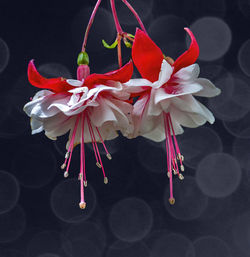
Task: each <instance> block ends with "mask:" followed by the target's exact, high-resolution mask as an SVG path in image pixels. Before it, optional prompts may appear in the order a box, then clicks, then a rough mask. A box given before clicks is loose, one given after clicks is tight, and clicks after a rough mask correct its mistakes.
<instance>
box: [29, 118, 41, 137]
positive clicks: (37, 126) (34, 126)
mask: <svg viewBox="0 0 250 257" xmlns="http://www.w3.org/2000/svg"><path fill="white" fill-rule="evenodd" d="M30 126H31V130H32V132H31V133H32V135H34V134H37V133H40V132H42V131H43V123H42V122H41V121H39V120H37V119H36V118H30Z"/></svg>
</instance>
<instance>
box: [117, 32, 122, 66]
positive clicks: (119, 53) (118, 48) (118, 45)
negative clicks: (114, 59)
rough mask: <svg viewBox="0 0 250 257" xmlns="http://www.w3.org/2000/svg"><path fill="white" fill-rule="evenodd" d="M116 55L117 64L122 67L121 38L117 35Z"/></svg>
mask: <svg viewBox="0 0 250 257" xmlns="http://www.w3.org/2000/svg"><path fill="white" fill-rule="evenodd" d="M117 42H118V44H117V55H118V63H119V67H120V68H121V67H122V48H121V36H120V35H118V38H117Z"/></svg>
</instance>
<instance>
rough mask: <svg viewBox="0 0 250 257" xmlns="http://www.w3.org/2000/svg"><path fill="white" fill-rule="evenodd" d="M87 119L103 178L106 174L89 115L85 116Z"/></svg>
mask: <svg viewBox="0 0 250 257" xmlns="http://www.w3.org/2000/svg"><path fill="white" fill-rule="evenodd" d="M87 120H88V123H89V128H90V131H91V133H92V136H93V138H94V142H95V147H96V151H97V155H98V158H99V161H100V164H101V166H102V173H103V176H104V178H105V177H106V175H105V171H104V168H103V164H102V158H101V156H100V153H99V149H98V146H97V143H96V138H95V134H94V131H93V128H92V125H91V122H90V119H89V117H87Z"/></svg>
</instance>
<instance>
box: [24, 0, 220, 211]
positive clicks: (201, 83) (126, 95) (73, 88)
mask: <svg viewBox="0 0 250 257" xmlns="http://www.w3.org/2000/svg"><path fill="white" fill-rule="evenodd" d="M121 1H123V2H124V4H125V5H126V6H127V7H128V8H129V9H130V11H131V12H132V13H133V14H134V16H135V17H136V19H137V21H138V23H139V25H140V27H141V30H140V29H137V30H136V34H135V36H133V35H131V34H129V33H126V32H124V31H123V30H122V28H121V25H120V23H119V20H118V17H117V13H116V8H115V2H114V0H110V4H111V9H112V14H113V17H114V21H115V27H116V30H117V37H116V40H115V42H114V43H113V44H112V45H108V44H107V43H106V42H105V41H104V40H103V45H104V46H105V47H106V48H109V49H112V48H117V54H118V64H119V67H120V68H119V69H117V70H115V71H111V72H108V73H105V74H90V69H89V66H88V64H89V57H88V54H87V52H86V45H87V39H88V34H89V31H90V28H91V25H92V23H93V21H94V18H95V14H96V12H97V10H98V7H99V5H100V3H101V0H98V1H97V3H96V5H95V8H94V10H93V13H92V15H91V17H90V20H89V24H88V26H87V29H86V32H85V37H84V41H83V46H82V51H81V52H80V54H79V56H78V60H77V63H78V69H77V80H74V79H66V78H62V77H59V78H52V79H47V78H44V77H43V76H41V75H40V74H39V73H38V71H37V69H36V67H35V65H34V61H33V60H31V61H30V63H29V65H28V79H29V82H30V83H31V84H32V85H33V86H35V87H38V88H41V89H42V90H41V91H38V92H37V93H36V95H35V96H34V97H33V98H32V100H31V101H30V102H28V103H27V104H26V105H25V106H24V111H25V112H26V113H27V115H28V116H29V117H31V128H32V134H35V133H39V132H41V131H43V130H44V131H45V135H46V136H47V137H48V138H50V139H52V140H56V138H57V137H58V136H61V135H64V134H66V133H67V132H69V140H68V142H67V145H66V149H67V152H66V154H65V161H64V163H63V164H62V166H61V168H62V169H63V170H64V169H65V172H64V176H65V177H68V175H69V168H70V162H71V158H72V153H73V150H74V147H75V146H76V145H78V144H80V173H79V180H80V198H81V199H80V203H79V206H80V208H82V209H84V208H85V207H86V202H85V198H84V187H87V175H86V169H85V161H86V160H85V147H84V144H85V143H92V146H93V150H94V155H95V159H96V165H97V167H98V168H100V169H101V170H102V173H103V177H104V183H105V184H107V183H108V178H107V175H106V173H105V170H104V166H103V162H102V158H101V155H100V152H99V149H98V145H97V142H101V143H102V145H103V148H104V150H105V152H106V156H107V158H108V159H110V160H111V158H112V157H111V155H110V153H109V152H108V149H107V148H106V146H105V143H104V141H105V140H111V139H114V138H115V137H117V136H118V133H117V131H121V133H122V134H123V135H124V136H126V137H128V138H135V137H137V136H144V137H147V138H149V139H151V140H154V141H162V140H164V139H165V140H166V151H167V164H168V167H167V174H168V177H169V180H170V198H169V202H170V203H171V204H174V202H175V199H174V197H173V184H172V180H173V176H172V173H173V174H178V176H179V178H180V179H183V178H184V177H183V175H182V174H181V171H184V166H183V160H184V158H183V156H182V155H181V153H180V149H179V146H178V143H177V140H176V135H177V134H181V133H183V129H182V126H185V127H197V126H200V125H202V124H204V123H205V122H206V121H209V122H210V123H213V122H214V117H213V115H212V113H211V112H210V111H209V110H208V109H207V108H206V107H205V106H203V105H202V104H201V103H199V102H198V101H197V100H195V99H194V97H193V95H198V96H205V97H212V96H216V95H218V94H219V93H220V91H219V89H217V88H216V87H215V86H214V85H213V84H212V83H211V82H210V81H208V80H206V79H201V78H198V75H199V66H198V65H197V64H194V63H195V61H196V59H197V58H198V55H199V47H198V44H197V42H196V40H195V38H194V36H193V34H192V32H191V31H190V30H189V29H187V28H186V31H187V32H188V34H189V35H190V37H191V40H192V42H191V45H190V48H189V49H188V50H187V51H186V52H185V53H184V54H183V55H181V56H180V57H179V58H178V59H177V60H176V61H173V60H172V59H171V58H170V57H165V56H164V55H163V53H162V52H161V50H160V49H159V48H158V47H157V46H156V45H155V43H154V42H153V41H152V40H151V39H150V38H149V36H148V35H147V32H146V29H145V27H144V25H143V23H142V21H141V19H140V17H139V16H138V14H137V12H136V11H135V10H134V9H133V7H132V6H131V5H130V4H129V3H128V2H127V0H121ZM122 40H123V42H124V44H125V46H126V47H129V48H131V47H132V61H133V62H132V61H129V62H128V63H127V64H125V65H124V66H122V52H121V49H122V48H121V41H122ZM133 63H134V64H135V66H136V67H137V69H138V71H139V72H140V74H141V76H142V78H141V79H131V77H132V75H133ZM135 97H137V98H138V97H139V98H138V99H137V101H135ZM133 101H134V102H135V103H134V105H132V104H131V103H132V102H133ZM177 160H179V162H180V170H179V166H178V163H177Z"/></svg>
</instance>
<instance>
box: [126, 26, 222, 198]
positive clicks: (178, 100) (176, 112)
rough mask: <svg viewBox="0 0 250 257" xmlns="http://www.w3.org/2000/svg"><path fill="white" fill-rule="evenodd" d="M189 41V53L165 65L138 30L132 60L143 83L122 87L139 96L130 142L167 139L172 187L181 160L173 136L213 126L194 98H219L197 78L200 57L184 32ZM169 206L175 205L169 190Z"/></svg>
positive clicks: (157, 50) (207, 83)
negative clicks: (206, 124)
mask: <svg viewBox="0 0 250 257" xmlns="http://www.w3.org/2000/svg"><path fill="white" fill-rule="evenodd" d="M185 30H186V31H187V32H188V34H189V36H190V37H191V44H190V47H189V49H188V50H187V51H186V52H184V53H183V54H182V55H181V56H180V57H179V58H177V60H176V61H174V62H172V63H171V62H168V61H167V60H169V58H166V57H165V56H164V55H163V53H162V51H161V50H160V48H159V47H158V46H157V45H156V44H155V43H154V42H153V41H152V40H151V39H150V38H149V36H148V35H147V34H146V33H145V32H143V31H141V30H140V29H137V31H136V35H135V39H134V43H133V47H132V59H133V62H134V64H135V66H136V67H137V69H138V71H139V72H140V74H141V76H142V79H131V80H130V81H129V82H127V83H125V86H126V91H127V92H128V93H130V94H132V95H133V96H139V98H138V100H137V101H136V103H135V104H134V107H133V112H132V119H133V124H134V131H133V133H132V134H130V135H129V138H133V137H137V136H139V135H141V136H143V137H146V138H149V139H151V140H154V141H162V140H164V139H166V149H167V153H168V154H167V158H168V176H169V178H170V187H172V172H174V174H178V176H179V178H180V179H183V175H182V174H181V173H180V171H179V168H178V165H177V159H179V160H180V164H181V170H184V166H183V164H182V160H183V156H182V155H181V154H180V150H179V147H178V144H177V140H176V137H175V135H177V134H181V133H183V128H182V126H184V127H198V126H201V125H203V124H204V123H205V122H206V121H208V122H210V123H213V122H214V116H213V114H212V113H211V112H210V111H209V110H208V109H207V108H206V107H205V106H204V105H203V104H201V103H200V102H199V101H197V100H196V99H195V98H194V96H202V97H213V96H216V95H218V94H220V90H219V89H218V88H216V87H215V86H214V85H213V84H212V83H211V82H210V81H209V80H207V79H203V78H198V76H199V66H198V64H195V61H196V60H197V58H198V56H199V47H198V44H197V42H196V40H195V37H194V35H193V33H192V32H191V31H190V30H189V29H188V28H185ZM170 202H171V203H174V198H173V192H172V189H170Z"/></svg>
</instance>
